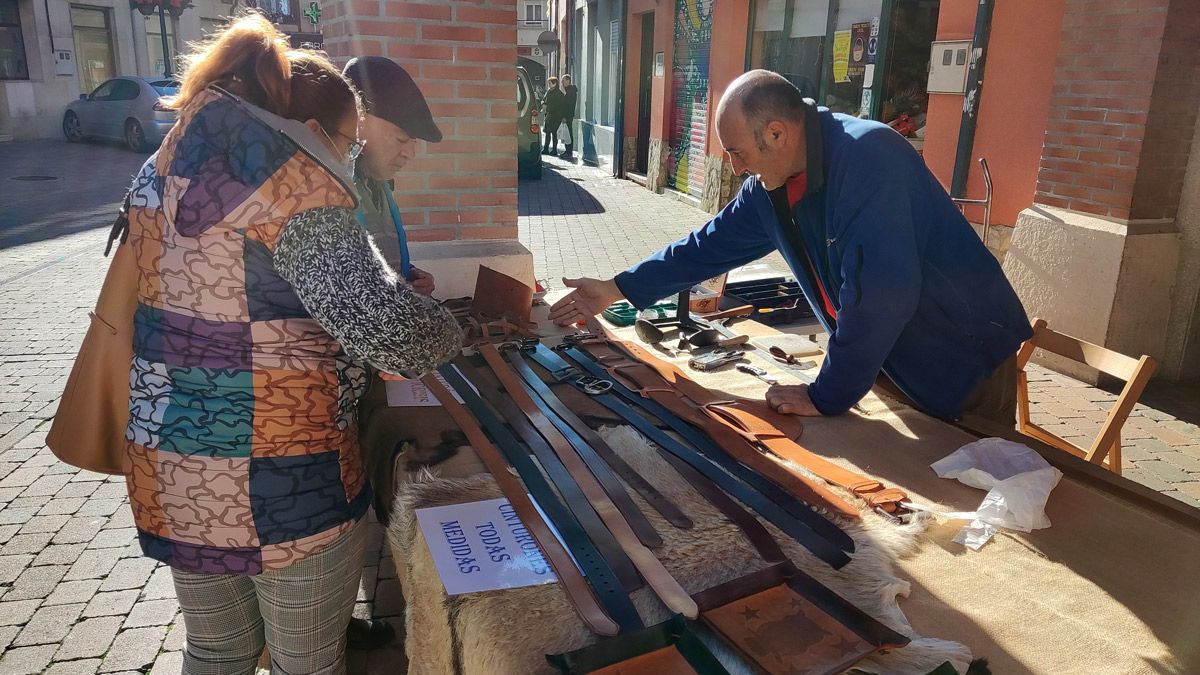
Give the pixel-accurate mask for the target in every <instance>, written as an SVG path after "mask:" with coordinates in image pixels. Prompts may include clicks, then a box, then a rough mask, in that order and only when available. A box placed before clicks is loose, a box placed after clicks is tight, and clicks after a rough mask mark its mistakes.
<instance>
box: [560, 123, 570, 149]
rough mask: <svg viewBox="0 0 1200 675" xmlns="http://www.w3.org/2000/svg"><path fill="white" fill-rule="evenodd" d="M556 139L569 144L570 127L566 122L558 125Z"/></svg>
mask: <svg viewBox="0 0 1200 675" xmlns="http://www.w3.org/2000/svg"><path fill="white" fill-rule="evenodd" d="M558 140H560V141H562V142H563V145H571V127H570V126H568V125H567V123H566V122H563V123H562V124H559V125H558Z"/></svg>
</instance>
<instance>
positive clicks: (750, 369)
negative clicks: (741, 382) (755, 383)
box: [735, 363, 779, 384]
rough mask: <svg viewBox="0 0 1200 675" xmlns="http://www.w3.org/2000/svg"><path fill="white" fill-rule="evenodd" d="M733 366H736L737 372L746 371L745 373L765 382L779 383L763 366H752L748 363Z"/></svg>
mask: <svg viewBox="0 0 1200 675" xmlns="http://www.w3.org/2000/svg"><path fill="white" fill-rule="evenodd" d="M735 367H736V368H737V371H738V372H739V373H746V374H747V375H753V376H755V377H757V378H758V379H760V380H762V381H763V382H766V383H767V384H779V380H777V379H775V378H774V377H772V376H771V374H770V373H768V372H767V370H766V369H765V368H759V367H758V366H752V365H750V364H749V363H739V364H737V366H735Z"/></svg>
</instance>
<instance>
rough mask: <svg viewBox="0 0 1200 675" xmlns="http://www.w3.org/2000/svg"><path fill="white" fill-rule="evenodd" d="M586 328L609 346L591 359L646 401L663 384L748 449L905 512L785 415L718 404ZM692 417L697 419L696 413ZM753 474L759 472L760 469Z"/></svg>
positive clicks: (644, 356) (600, 330)
mask: <svg viewBox="0 0 1200 675" xmlns="http://www.w3.org/2000/svg"><path fill="white" fill-rule="evenodd" d="M588 327H589V328H590V329H591V330H592V332H593V333H594V334H596V335H604V336H605V339H606V340H607V342H608V344H607V345H606V344H604V343H596V342H589V341H582V342H581V345H582V346H584V348H585V349H587V350H588V351H589V352H590V353H592V354H593V355H595V356H596V358H597V360H599V361H600V362H601V363H603V364H604V365H605V368H607V369H608V370H609V372H610V373H612V374H613V375H614V376H617V375H618V374H621V375H626V377H625V378H623V379H624V381H627V382H628V381H632V382H633V384H635V385H636V386H637V387H638V388H640V389H642V392H643V395H649V394H650V393H651V392H652V391H653V390H654V389H655V387H656V386H659V387H661V386H662V385H663V384H664V383H666V384H667V385H669V386H670V388H671V390H672V391H675V392H677V393H679V394H680V395H682V396H685V397H687V398H689V399H691V401H692V402H693V403H694V404H695V405H696V406H697V407H699V408H700V409H701V410H703V412H704V413H705V416H707V417H708V418H709V419H712V420H715V421H717V422H720V423H721V424H722V425H723V426H725V427H726V428H728V429H729V430H731V431H733V432H734V433H736V434H737V435H738V436H740V437H742V438H743V439H744V440H745V441H746V442H748V443H750V444H752V445H761V447H763V448H765V449H767V450H769V451H770V452H771V453H773V454H775V455H776V456H778V457H781V458H783V459H786V460H788V461H791V462H794V463H796V464H799V465H800V466H803V467H804V468H806V469H808V470H809V471H812V472H813V473H815V474H816V475H818V476H820V477H821V478H822V479H823V480H825V481H827V482H829V483H832V484H834V485H837V486H839V487H842V488H844V489H846V490H849V491H850V492H852V493H854V494H855V495H857V496H858V497H860V498H861V499H862V500H863V501H864V502H866V503H867V505H868V506H870V507H872V508H877V509H880V510H882V511H884V512H886V513H896V512H898V511H903V510H905V509H904V507H903V505H902V502H904V501H906V500H907V499H908V495H907V494H905V493H904V491H902V490H900V489H898V488H894V487H892V488H890V487H887V486H885V485H884V484H883V483H881V482H880V481H878V480H875V479H873V478H869V477H867V476H863V475H861V474H858V473H855V472H853V471H850V470H848V469H845V468H843V467H841V466H838V465H837V464H834V463H833V462H830V461H829V460H827V459H825V458H824V457H821V456H820V455H817V454H815V453H813V452H812V451H810V450H808V449H807V448H805V447H803V446H801V445H800V444H799V443H797V442H796V441H795V440H793V438H794V437H796V436H797V435H798V433H793V432H794V430H795V429H796V425H797V424H798V420H797V419H796V418H794V417H792V416H789V415H781V414H780V413H777V412H775V411H773V410H771V409H770V408H769V407H767V406H766V403H765V402H758V401H747V400H744V399H742V400H737V401H734V402H732V403H731V402H730V401H728V400H724V399H721V398H720V397H718V396H716V395H715V394H713V393H712V392H711V391H709V390H708V389H706V388H704V387H703V386H701V385H699V384H697V383H696V382H694V381H692V380H691V379H689V378H688V377H687V375H685V374H684V373H683V371H681V370H680V369H679V368H677V367H676V366H675V365H673V364H670V363H666V362H664V361H662V360H660V359H658V358H657V357H655V356H654V355H653V354H651V353H650V352H648V351H647V350H645V349H644V348H642V347H641V346H639V345H637V344H635V343H632V342H629V341H625V340H621V339H619V338H617V337H616V336H614V335H613V334H612V333H611V332H610V331H609V330H608V329H607V328H606V327H605V326H603V324H601V323H600V322H598V321H596V320H595V319H592V320H591V321H590V322H589V323H588ZM612 346H616V347H619V348H620V350H622V351H624V352H625V354H622V353H621V352H620V351H617V350H616V349H613V348H612ZM606 348H607V351H606ZM626 354H627V355H628V356H629V357H632V359H633V360H631V359H630V358H628V357H627V356H626ZM651 372H653V373H654V374H657V375H658V379H657V380H656V379H653V378H652V376H651ZM655 400H658V399H655ZM660 403H663V405H666V403H665V402H662V401H660ZM668 407H669V406H668ZM672 412H676V414H680V413H679V412H678V411H676V410H674V409H672ZM681 416H683V415H681ZM693 417H695V414H694V413H693ZM704 426H705V429H706V430H707V431H710V433H714V432H713V430H712V428H710V425H704ZM723 435H724V436H725V438H729V434H727V433H724V434H723ZM717 440H718V442H720V443H721V445H722V446H725V447H728V446H726V444H725V441H724V439H717ZM739 461H740V459H739ZM780 466H781V465H780ZM755 468H756V469H757V468H758V467H755ZM785 471H786V468H785ZM789 473H790V472H789ZM793 475H796V476H798V477H801V478H802V479H803V482H804V483H805V484H806V485H807V486H808V487H811V488H813V491H814V492H815V495H812V496H813V497H814V498H817V499H818V500H819V501H818V502H817V503H820V504H823V505H825V506H828V507H829V508H832V509H833V510H835V511H837V512H838V513H840V514H842V515H844V516H847V517H850V518H857V517H859V514H858V509H857V508H855V507H854V506H852V505H850V504H848V503H847V502H846V501H845V500H843V499H842V498H841V497H840V496H838V495H836V494H834V493H833V492H831V491H829V490H828V489H826V488H824V487H823V486H819V485H817V484H815V483H814V482H812V481H811V480H808V479H807V477H804V476H802V475H800V474H793ZM780 484H781V485H782V486H783V487H787V488H789V491H792V489H793V488H797V487H799V486H797V485H796V484H795V482H792V481H789V482H788V483H787V484H785V483H780ZM793 494H796V496H798V497H800V498H802V499H806V500H807V498H806V497H805V496H804V495H803V494H802V493H800V492H793Z"/></svg>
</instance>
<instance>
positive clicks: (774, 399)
mask: <svg viewBox="0 0 1200 675" xmlns="http://www.w3.org/2000/svg"><path fill="white" fill-rule="evenodd" d="M767 405H769V406H771V408H772V409H774V410H775V411H776V412H780V413H783V414H784V415H799V416H801V417H819V416H820V415H821V411H820V410H817V407H816V406H815V405H813V402H812V399H811V398H809V397H808V385H807V384H776V385H772V386H771V388H770V389H768V390H767Z"/></svg>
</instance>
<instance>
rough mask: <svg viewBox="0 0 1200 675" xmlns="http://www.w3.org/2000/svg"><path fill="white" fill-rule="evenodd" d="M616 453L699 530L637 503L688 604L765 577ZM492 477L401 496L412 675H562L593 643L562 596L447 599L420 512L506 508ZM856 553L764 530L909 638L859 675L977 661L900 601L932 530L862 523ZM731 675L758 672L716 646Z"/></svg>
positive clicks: (731, 540) (664, 473)
mask: <svg viewBox="0 0 1200 675" xmlns="http://www.w3.org/2000/svg"><path fill="white" fill-rule="evenodd" d="M600 433H601V434H602V436H603V437H604V438H605V439H606V440H607V441H608V442H609V444H610V445H611V446H612V447H613V449H614V450H615V451H616V452H617V453H619V454H620V455H621V456H622V457H624V458H625V459H626V461H628V462H629V463H630V464H631V465H632V466H633V467H634V468H635V469H637V470H638V471H639V472H640V473H641V474H642V475H644V476H646V477H647V478H648V479H649V481H650V483H652V484H653V485H655V486H656V487H658V488H659V490H661V491H662V492H663V493H664V494H666V495H667V496H669V497H670V498H671V499H672V500H673V501H674V502H675V503H676V504H677V505H679V506H680V507H681V508H682V509H683V510H684V512H685V513H687V514H688V515H689V516H691V518H692V520H693V521H694V523H695V526H694V527H693V528H692V529H689V530H680V529H676V528H675V527H673V526H672V525H670V524H669V523H667V522H666V521H665V520H663V519H662V518H661V517H660V516H659V514H658V513H657V512H655V511H654V510H653V509H651V508H650V507H648V506H647V505H646V504H645V502H644V501H642V500H641V498H640V496H638V495H637V494H636V493H632V494H633V495H634V498H635V499H636V500H637V501H638V504H639V506H641V507H642V511H643V512H644V513H646V514H647V516H648V517H649V518H650V521H651V523H652V524H653V525H654V527H655V529H657V531H658V532H659V533H660V534H661V535H662V538H663V545H662V546H661V547H659V548H658V549H656V550H655V553H656V555H657V556H658V558H659V559H660V560H661V561H662V562H663V564H664V565H665V566H666V568H667V569H668V570H670V571H671V572H672V574H674V576H675V578H676V579H677V580H678V581H679V582H680V583H681V584H682V585H683V586H684V588H686V589H687V590H688V592H690V593H695V592H697V591H701V590H704V589H706V588H710V587H712V586H715V585H717V584H720V583H724V582H726V581H729V580H731V579H734V578H736V577H739V576H741V575H744V574H747V573H749V572H753V571H755V570H758V569H762V568H763V567H766V563H765V562H764V561H762V560H761V559H760V558H759V557H758V555H757V554H756V553H755V551H754V549H753V548H752V547H751V546H750V545H749V543H748V542H747V541H746V539H745V537H744V536H743V535H742V534H741V532H740V530H738V529H737V528H736V527H735V526H734V525H733V524H732V523H730V522H729V521H728V520H726V519H725V518H724V517H722V516H721V515H720V514H719V513H718V512H717V511H716V510H715V509H714V508H713V507H712V506H711V505H709V504H708V502H707V501H705V500H704V499H703V498H702V497H700V496H699V495H698V494H696V493H695V492H694V491H693V490H692V489H691V488H690V486H688V485H687V483H686V482H685V481H684V480H683V478H682V477H680V476H679V474H677V473H676V472H675V471H674V469H672V468H671V467H670V466H669V465H668V464H667V463H666V462H665V461H664V460H663V459H662V458H661V457H660V456H659V454H658V453H659V452H661V451H660V450H658V449H657V448H656V447H655V446H653V445H652V444H651V443H649V441H647V440H646V439H644V438H643V437H642V436H640V435H639V434H638V433H637V432H636V431H634V430H633V429H632V428H629V427H626V426H614V427H605V428H603V429H602V430H601V432H600ZM499 496H500V492H499V489H498V488H497V487H496V484H495V482H494V481H493V480H492V478H491V476H489V475H487V474H482V475H475V476H472V477H469V478H449V477H437V476H436V475H435V474H434V473H431V472H428V471H425V472H423V473H421V474H419V475H417V476H415V477H414V480H413V481H412V482H411V483H407V484H405V485H402V486H401V487H400V488H399V489H398V493H397V503H396V507H395V511H394V513H393V517H392V523H391V526H390V532H389V537H390V543H391V546H392V547H393V550H394V554H395V561H396V566H397V575H398V577H399V578H400V581H401V583H402V585H403V587H404V594H405V598H406V601H407V610H406V611H407V614H406V618H405V625H406V629H407V631H406V632H407V638H406V640H407V642H406V651H407V653H408V658H409V672H410V673H411V674H412V675H446V674H448V673H455V674H460V673H461V674H463V675H498V674H507V673H513V674H522V675H525V674H540V673H547V674H549V673H554V672H555V671H554V669H553V668H552V667H550V666H549V665H548V664H547V662H546V661H545V658H544V655H545V654H548V653H562V652H566V651H571V650H574V649H578V648H580V647H583V646H585V645H589V644H592V643H594V642H595V641H596V640H597V636H595V635H593V634H591V633H590V632H588V631H587V629H585V628H584V626H583V623H582V622H581V621H580V620H579V618H578V617H577V616H576V614H575V612H574V610H573V609H572V607H571V605H570V604H569V603H568V601H567V597H566V595H565V594H564V593H563V591H562V590H561V588H560V587H559V586H558V585H557V584H549V585H544V586H533V587H528V588H519V589H512V590H504V591H493V592H486V593H471V594H466V595H459V596H455V597H447V596H446V593H445V589H444V587H443V586H442V582H441V579H440V578H439V577H438V573H437V570H436V568H435V567H434V565H433V560H432V557H431V556H430V553H429V550H428V548H427V547H426V545H425V543H424V541H423V540H422V537H421V531H420V527H419V526H418V525H417V522H416V518H415V515H414V511H415V509H418V508H423V507H429V506H440V505H445V504H454V503H461V502H468V501H475V500H483V499H492V498H495V497H499ZM840 524H841V526H842V527H843V529H845V530H846V531H847V532H848V533H849V534H850V535H851V537H853V538H854V541H855V543H856V552H855V553H854V554H853V560H852V562H851V563H850V564H848V565H846V566H845V567H843V568H842V569H841V570H833V569H831V568H830V567H829V566H828V565H826V564H825V563H823V562H821V561H819V560H817V559H816V558H814V557H813V556H812V555H811V554H809V553H808V551H807V550H806V549H804V548H803V547H802V546H800V545H799V544H797V543H796V542H795V541H793V540H792V539H790V538H789V537H787V536H786V535H784V534H783V533H781V532H780V531H779V530H777V529H775V528H774V527H773V526H771V525H769V524H768V525H767V527H768V528H769V530H770V531H771V532H772V534H774V535H775V538H776V539H777V540H778V541H779V542H780V543H781V545H782V546H783V548H784V551H785V552H786V553H787V554H788V556H789V557H790V558H791V559H792V561H794V562H795V563H796V564H797V566H799V567H800V568H801V569H803V570H804V571H805V572H806V573H808V574H809V575H811V576H813V577H814V578H816V579H818V580H819V581H821V582H822V583H823V584H825V585H826V586H827V587H829V588H830V589H832V590H833V591H835V592H836V593H838V594H839V595H841V596H842V597H843V598H845V599H847V600H849V601H850V602H851V603H853V604H854V605H856V606H857V607H859V608H861V609H862V610H864V611H865V612H867V613H868V614H870V615H871V616H873V617H875V618H876V619H878V620H879V621H881V622H883V623H884V624H886V625H887V626H889V627H891V628H892V629H894V630H896V631H898V632H900V633H903V634H905V635H907V636H909V637H911V638H912V642H911V644H910V645H909V646H907V647H905V648H903V649H897V650H892V651H890V652H889V653H880V654H876V655H874V656H872V657H871V658H869V659H867V660H865V661H863V662H861V663H860V664H859V665H858V666H856V669H858V670H861V671H864V672H870V673H881V674H882V673H895V674H897V675H923V674H925V673H928V672H930V671H931V670H933V669H935V668H936V667H937V666H939V665H940V664H942V663H944V662H947V661H949V662H950V663H951V664H952V665H953V666H954V667H955V668H956V669H957V670H958V672H960V673H964V672H966V669H967V666H968V664H969V662H970V661H971V653H970V651H969V650H968V649H967V648H966V647H965V646H963V645H961V644H958V643H955V642H949V641H945V640H939V639H936V638H933V637H925V636H921V635H917V634H916V633H915V632H914V631H913V628H912V626H911V625H910V624H909V622H908V620H907V619H906V618H905V616H904V613H903V612H902V611H901V610H900V607H899V605H898V602H897V601H898V599H899V598H900V597H904V596H907V595H908V593H909V590H910V586H909V584H908V582H906V581H904V580H903V579H901V578H899V577H897V576H896V575H895V574H894V573H893V568H892V562H893V561H894V560H896V559H897V558H900V557H902V556H904V555H906V554H908V553H910V552H912V551H914V550H915V548H916V546H917V545H918V538H919V535H920V533H921V532H922V531H923V529H924V523H922V522H920V521H917V522H914V523H910V524H906V525H897V524H894V523H892V522H889V521H888V520H886V519H884V518H882V517H880V516H878V515H876V514H874V513H872V512H869V511H866V512H864V513H863V517H862V519H861V520H860V521H857V522H849V521H844V522H841V523H840ZM632 597H633V601H634V604H635V605H636V607H637V608H638V611H639V612H640V613H641V615H642V618H643V619H644V620H645V622H646V624H647V625H650V624H653V623H657V622H659V621H662V620H664V619H666V618H667V617H668V616H669V612H668V610H667V609H666V608H665V607H664V606H663V605H662V604H661V603H660V602H659V601H658V599H657V598H656V597H655V596H654V595H653V593H652V592H651V591H650V590H649V589H648V588H643V589H640V590H638V591H636V592H635V593H634V594H633V596H632ZM714 651H715V652H717V654H718V657H719V658H721V660H722V662H724V663H725V664H726V666H727V667H728V668H729V669H730V671H731V672H733V673H751V672H752V671H751V670H750V669H749V668H748V667H747V666H746V665H745V664H743V663H740V662H739V660H738V658H737V657H736V656H735V655H734V654H732V653H731V652H729V650H727V649H724V648H722V646H720V645H716V646H714Z"/></svg>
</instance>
